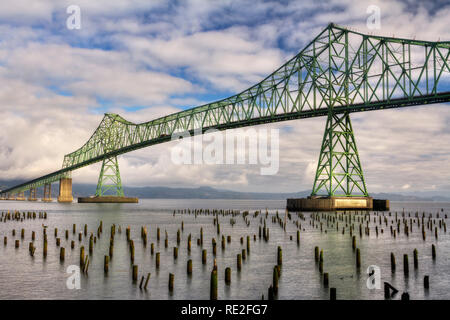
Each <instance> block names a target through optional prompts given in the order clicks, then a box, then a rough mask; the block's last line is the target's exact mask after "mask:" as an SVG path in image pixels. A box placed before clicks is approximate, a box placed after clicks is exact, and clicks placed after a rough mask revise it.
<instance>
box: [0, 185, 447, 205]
mask: <svg viewBox="0 0 450 320" xmlns="http://www.w3.org/2000/svg"><path fill="white" fill-rule="evenodd" d="M22 182H23V181H20V180H13V181H0V189H5V188H9V187H12V186H14V185H17V184H20V183H22ZM95 189H96V185H93V184H74V185H73V196H74V198H77V197H86V196H91V195H94V194H95ZM124 190H125V194H126V195H127V196H130V197H138V198H141V199H145V198H147V199H254V200H283V199H287V198H303V197H307V196H308V195H309V194H310V192H311V191H309V190H307V191H300V192H291V193H287V192H281V193H270V192H267V193H266V192H238V191H231V190H223V189H215V188H211V187H198V188H169V187H126V186H125V187H124ZM441 194H445V193H441ZM57 196H58V185H57V184H55V185H54V186H53V188H52V197H54V198H56V197H57ZM371 196H372V197H373V198H375V199H388V200H391V201H450V193H449V196H443V195H438V193H436V195H430V194H427V195H426V196H417V195H414V194H400V193H398V194H397V193H372V194H371Z"/></svg>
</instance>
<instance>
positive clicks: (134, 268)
mask: <svg viewBox="0 0 450 320" xmlns="http://www.w3.org/2000/svg"><path fill="white" fill-rule="evenodd" d="M137 279H138V266H137V265H135V264H134V265H133V282H136V281H137Z"/></svg>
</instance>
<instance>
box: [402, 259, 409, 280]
mask: <svg viewBox="0 0 450 320" xmlns="http://www.w3.org/2000/svg"><path fill="white" fill-rule="evenodd" d="M403 273H404V274H405V276H407V275H408V274H409V262H408V255H407V254H404V255H403Z"/></svg>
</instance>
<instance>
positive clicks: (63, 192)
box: [58, 178, 73, 202]
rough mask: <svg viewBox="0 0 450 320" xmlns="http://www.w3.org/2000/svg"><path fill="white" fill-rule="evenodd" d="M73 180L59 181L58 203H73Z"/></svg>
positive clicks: (64, 179)
mask: <svg viewBox="0 0 450 320" xmlns="http://www.w3.org/2000/svg"><path fill="white" fill-rule="evenodd" d="M72 201H73V196H72V178H61V179H59V196H58V202H72Z"/></svg>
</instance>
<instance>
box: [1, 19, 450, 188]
mask: <svg viewBox="0 0 450 320" xmlns="http://www.w3.org/2000/svg"><path fill="white" fill-rule="evenodd" d="M449 66H450V42H448V41H445V42H431V41H419V40H409V39H400V38H391V37H381V36H373V35H365V34H361V33H358V32H355V31H351V30H348V29H345V28H343V27H340V26H336V25H334V24H330V25H329V26H328V27H327V28H326V29H325V30H323V31H322V32H321V33H320V34H319V35H318V36H317V37H316V38H314V39H313V40H312V41H311V42H310V43H309V44H308V45H307V46H306V47H305V48H304V49H303V50H302V51H301V52H300V53H298V54H297V55H296V56H294V57H293V58H292V59H291V60H289V61H288V62H286V63H285V64H284V65H283V66H281V67H280V68H279V69H277V70H276V71H275V72H273V73H272V74H271V75H269V76H268V77H266V78H265V79H264V80H262V81H261V82H260V83H258V84H256V85H254V86H253V87H251V88H249V89H247V90H244V91H243V92H241V93H239V94H236V95H234V96H232V97H229V98H226V99H223V100H220V101H216V102H212V103H209V104H205V105H202V106H199V107H195V108H192V109H189V110H184V111H181V112H177V113H174V114H171V115H168V116H165V117H161V118H158V119H155V120H152V121H149V122H145V123H141V124H134V123H132V122H129V121H126V120H125V119H123V118H122V117H120V116H119V115H116V114H105V116H104V118H103V120H102V121H101V123H100V125H99V127H98V128H97V129H96V130H95V132H94V134H93V135H92V136H91V138H90V139H89V140H88V141H87V142H86V143H85V144H84V145H83V146H82V147H81V148H80V149H78V150H76V151H74V152H72V153H70V154H68V155H66V156H65V157H64V160H63V168H62V169H61V170H58V171H56V172H53V173H51V174H48V175H46V176H43V177H40V178H37V179H34V180H32V181H30V182H26V183H24V184H21V185H19V186H15V187H13V188H10V189H8V190H4V191H2V193H6V192H16V191H18V190H26V189H29V188H31V187H32V184H36V183H38V184H42V183H41V182H40V181H41V180H42V179H47V181H48V179H50V180H52V181H56V180H58V178H56V177H57V176H60V175H61V174H64V173H66V172H70V171H73V170H76V169H79V168H81V167H83V166H87V165H90V164H92V163H95V162H99V161H103V160H104V159H105V158H111V157H114V156H117V155H120V154H123V153H127V152H130V151H133V150H136V149H139V148H144V147H147V146H150V145H154V144H158V143H163V142H167V141H170V139H171V135H172V134H177V133H181V132H190V133H191V134H193V133H194V130H196V129H200V130H199V131H200V132H201V133H204V132H205V131H206V130H208V129H211V128H214V129H218V130H226V129H232V128H238V127H245V126H252V125H257V124H263V123H271V122H277V121H286V120H294V119H302V118H309V117H318V116H327V115H328V113H329V109H330V108H332V110H333V113H335V114H337V113H345V112H360V111H370V110H380V109H387V108H399V107H407V106H414V105H422V104H429V103H438V102H448V101H450V89H449V83H450V67H449Z"/></svg>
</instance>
